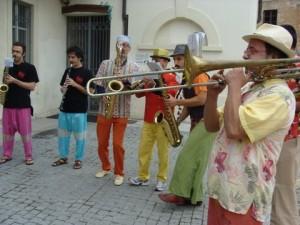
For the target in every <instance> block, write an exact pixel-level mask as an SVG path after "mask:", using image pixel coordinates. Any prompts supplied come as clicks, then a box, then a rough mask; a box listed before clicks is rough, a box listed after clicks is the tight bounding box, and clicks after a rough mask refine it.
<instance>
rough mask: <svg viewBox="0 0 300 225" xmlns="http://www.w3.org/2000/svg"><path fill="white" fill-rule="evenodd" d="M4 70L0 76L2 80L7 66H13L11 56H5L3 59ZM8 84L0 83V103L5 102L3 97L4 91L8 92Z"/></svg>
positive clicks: (7, 69) (7, 68) (7, 71)
mask: <svg viewBox="0 0 300 225" xmlns="http://www.w3.org/2000/svg"><path fill="white" fill-rule="evenodd" d="M4 66H5V67H4V72H3V77H2V82H3V80H4V78H5V76H7V75H8V73H9V68H11V67H13V66H14V61H13V59H12V58H8V57H7V58H5V60H4ZM8 89H9V87H8V85H7V84H4V83H1V84H0V104H2V105H4V103H5V97H6V93H7V92H8Z"/></svg>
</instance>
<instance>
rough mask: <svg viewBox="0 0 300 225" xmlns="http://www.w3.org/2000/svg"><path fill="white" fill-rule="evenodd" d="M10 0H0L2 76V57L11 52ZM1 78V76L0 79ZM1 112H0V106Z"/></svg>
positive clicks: (1, 61)
mask: <svg viewBox="0 0 300 225" xmlns="http://www.w3.org/2000/svg"><path fill="white" fill-rule="evenodd" d="M11 5H12V3H11V0H1V1H0V15H1V19H0V20H1V22H0V30H1V32H0V68H1V69H0V71H1V72H0V74H1V77H2V71H3V68H4V59H5V57H8V56H9V55H10V53H11V39H12V32H11V27H12V17H11V16H9V15H11V10H12V7H11ZM0 80H2V78H1V79H0ZM0 107H1V112H2V106H0ZM1 118H2V113H1V114H0V119H1Z"/></svg>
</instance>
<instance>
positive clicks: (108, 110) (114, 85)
mask: <svg viewBox="0 0 300 225" xmlns="http://www.w3.org/2000/svg"><path fill="white" fill-rule="evenodd" d="M116 51H117V56H116V59H115V65H114V68H113V75H116V74H121V72H122V58H121V52H122V45H121V44H120V43H118V44H117V45H116ZM114 79H116V76H114ZM123 89H124V85H123V83H122V82H121V81H118V80H112V81H110V82H109V83H108V90H109V91H110V93H118V92H120V91H122V90H123ZM87 92H88V93H89V91H87ZM105 98H106V100H105V104H104V116H105V118H106V119H110V118H112V116H113V112H114V108H115V105H116V102H117V96H116V95H113V96H105Z"/></svg>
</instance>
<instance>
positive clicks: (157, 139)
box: [129, 48, 178, 191]
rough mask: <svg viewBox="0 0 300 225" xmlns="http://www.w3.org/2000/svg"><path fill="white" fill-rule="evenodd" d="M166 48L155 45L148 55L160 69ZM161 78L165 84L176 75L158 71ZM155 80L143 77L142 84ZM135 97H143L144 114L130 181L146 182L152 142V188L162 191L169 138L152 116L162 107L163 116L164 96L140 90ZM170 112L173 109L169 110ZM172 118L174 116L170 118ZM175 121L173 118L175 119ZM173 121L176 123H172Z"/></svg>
mask: <svg viewBox="0 0 300 225" xmlns="http://www.w3.org/2000/svg"><path fill="white" fill-rule="evenodd" d="M168 55H169V52H168V50H166V49H161V48H158V49H155V50H154V52H153V55H152V56H151V57H152V59H153V60H154V61H155V62H158V63H160V65H161V67H162V69H166V68H167V65H168V62H169V61H170V58H169V57H168ZM162 79H163V82H164V84H165V85H167V86H173V85H177V84H178V83H177V81H176V75H175V74H173V73H165V74H162ZM154 84H155V81H154V80H152V79H147V78H145V79H144V86H145V88H148V87H151V86H154ZM176 91H177V90H176V89H171V90H169V91H168V94H170V95H172V96H175V94H176ZM136 96H137V97H139V98H140V97H143V96H144V97H145V98H146V102H145V115H144V125H143V128H142V132H141V140H140V145H139V153H138V158H139V166H138V167H139V168H138V176H137V177H131V178H129V182H130V184H131V185H135V186H146V185H149V178H150V174H149V166H150V162H151V158H152V151H153V145H154V144H155V143H156V145H157V150H158V159H159V166H158V173H157V184H156V188H155V190H156V191H164V190H165V189H166V187H167V183H166V181H167V175H168V162H169V140H168V138H167V136H166V135H165V131H164V129H163V125H162V124H160V123H158V124H157V123H155V122H154V118H155V115H156V114H157V112H159V111H162V112H164V115H165V116H166V115H167V113H166V110H167V109H166V107H165V104H164V96H162V94H161V92H144V93H139V94H136ZM171 113H173V111H172V110H171ZM174 121H175V120H174ZM175 124H176V121H175ZM176 125H177V124H176Z"/></svg>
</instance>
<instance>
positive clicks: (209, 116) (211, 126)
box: [203, 91, 220, 132]
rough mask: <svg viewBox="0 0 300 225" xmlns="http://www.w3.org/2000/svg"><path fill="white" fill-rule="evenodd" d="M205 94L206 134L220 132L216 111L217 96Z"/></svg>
mask: <svg viewBox="0 0 300 225" xmlns="http://www.w3.org/2000/svg"><path fill="white" fill-rule="evenodd" d="M210 93H211V92H210V91H208V92H207V95H208V96H207V99H206V104H205V107H204V116H203V118H204V125H205V128H206V130H207V131H208V132H217V131H218V130H220V124H219V113H218V111H217V102H218V95H213V94H210Z"/></svg>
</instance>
